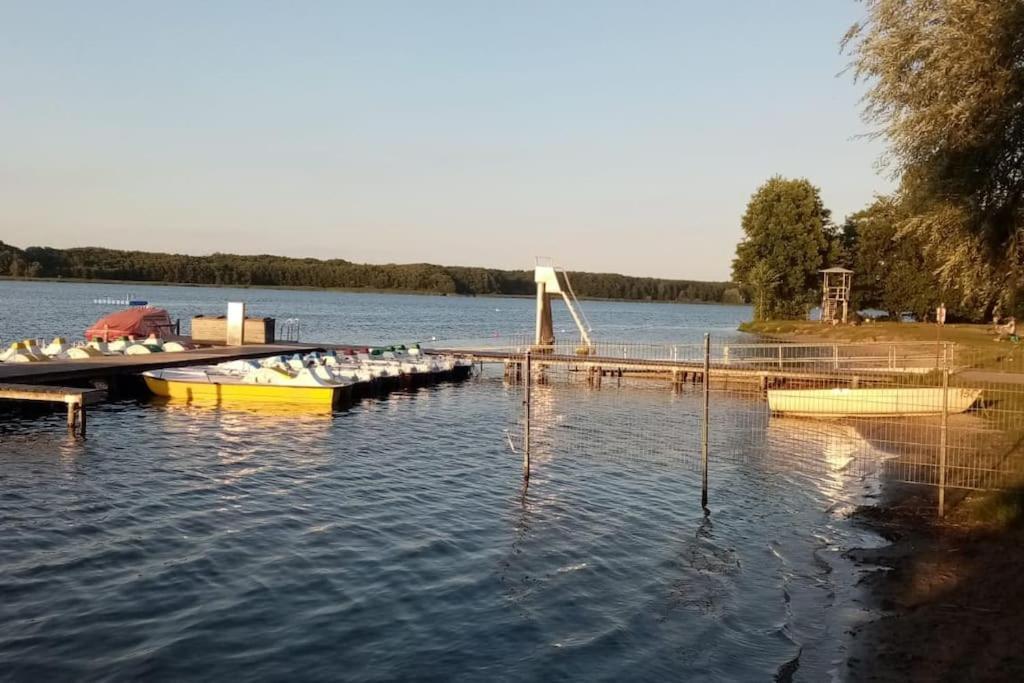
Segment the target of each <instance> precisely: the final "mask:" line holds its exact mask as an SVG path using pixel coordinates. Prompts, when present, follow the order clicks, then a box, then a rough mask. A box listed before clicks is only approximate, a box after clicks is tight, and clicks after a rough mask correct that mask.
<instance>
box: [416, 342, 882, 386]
mask: <svg viewBox="0 0 1024 683" xmlns="http://www.w3.org/2000/svg"><path fill="white" fill-rule="evenodd" d="M424 352H425V353H437V354H448V355H454V356H461V357H463V358H469V359H471V360H472V361H473V362H474V363H503V364H505V368H506V378H507V379H509V380H510V381H514V382H518V381H519V379H521V373H522V368H521V366H522V364H523V359H524V354H523V352H521V351H508V350H495V349H425V350H424ZM531 358H532V364H533V366H534V367H535V368H544V367H545V366H547V367H556V366H562V367H565V368H567V369H569V370H570V371H574V372H581V373H584V374H586V375H587V378H588V381H590V382H591V383H593V384H595V385H597V386H600V384H601V379H602V378H603V377H641V378H643V377H646V378H650V379H664V380H668V381H669V382H671V383H672V385H673V386H675V387H678V386H681V385H682V384H685V383H687V382H694V383H702V382H703V381H704V374H705V366H704V362H703V361H695V360H656V359H646V358H620V357H615V356H594V355H576V354H557V353H544V352H534V353H531ZM708 374H709V375H710V377H711V378H712V380H713V381H716V382H724V383H726V384H728V383H746V384H756V385H758V386H759V387H760V388H761V389H766V388H768V387H774V386H782V385H793V384H813V385H815V386H849V387H857V386H860V384H861V383H862V382H863V383H870V382H871V381H879V380H885V379H891V378H892V377H896V376H899V375H900V374H901V371H899V370H896V369H887V368H845V369H838V370H836V369H828V370H821V369H815V368H813V367H799V366H798V364H797V363H791V364H790V365H789V367H786V366H785V365H784V366H783V367H778V366H776V365H775V363H774V361H766V362H764V363H763V364H760V365H744V366H739V365H735V364H727V363H721V362H718V363H715V362H712V363H711V364H710V366H709V368H708Z"/></svg>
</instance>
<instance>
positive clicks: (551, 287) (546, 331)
mask: <svg viewBox="0 0 1024 683" xmlns="http://www.w3.org/2000/svg"><path fill="white" fill-rule="evenodd" d="M536 263H537V265H536V267H535V268H534V271H533V281H534V282H535V283H537V331H536V335H535V336H534V345H535V347H536V348H537V350H538V351H546V352H549V353H550V352H551V351H553V350H554V345H555V328H554V324H553V322H552V319H551V301H552V300H553V299H554V298H555V297H557V296H559V295H561V297H562V299H563V300H564V301H565V305H566V306H567V307H568V308H569V314H570V315H572V319H573V322H575V323H576V328H577V329H578V330H579V332H580V341H581V342H582V346H583V349H584V350H585V352H586V353H589V352H590V350H591V341H590V332H591V328H590V323H589V322H588V321H587V318H586V316H585V315H584V314H583V310H582V309H581V308H580V305H579V301H578V300H577V299H576V294H575V292H573V291H572V283H571V282H569V273H568V272H567V271H566V270H565V268H556V267H555V266H554V265H552V262H551V259H548V258H538V259H537V262H536ZM559 276H561V278H559Z"/></svg>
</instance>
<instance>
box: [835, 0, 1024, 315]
mask: <svg viewBox="0 0 1024 683" xmlns="http://www.w3.org/2000/svg"><path fill="white" fill-rule="evenodd" d="M864 5H865V8H866V10H867V12H866V15H867V16H866V19H865V20H864V21H863V22H861V23H858V24H856V25H854V26H853V27H852V28H851V29H850V30H849V32H848V33H847V35H846V37H845V38H844V41H843V45H844V49H846V50H847V51H848V53H849V54H850V55H851V57H852V60H853V61H852V64H851V68H852V71H853V73H854V75H855V77H856V78H857V79H858V80H860V81H863V82H865V83H866V84H867V87H868V89H867V92H866V95H865V98H864V112H863V113H864V118H865V120H866V121H867V122H868V123H869V124H870V125H872V126H873V130H874V133H875V134H877V135H881V136H884V137H885V139H886V140H887V142H888V153H887V155H886V157H885V159H884V162H885V163H886V164H888V166H889V168H890V169H891V170H892V171H893V173H894V174H895V175H896V176H897V177H898V178H899V179H900V198H901V200H902V201H903V202H904V208H905V210H906V215H907V218H906V219H905V220H904V221H903V223H902V229H903V230H904V231H907V232H912V233H915V234H916V235H917V236H919V237H920V238H921V240H922V244H923V245H924V246H925V248H926V249H928V250H929V251H930V252H932V255H933V256H935V257H936V262H937V263H939V264H940V265H939V267H938V270H937V272H936V275H937V277H938V278H940V279H941V281H942V282H943V284H945V285H947V286H950V287H952V288H955V289H956V290H957V291H958V292H959V293H960V295H961V297H962V299H963V301H964V304H966V305H967V306H970V307H973V308H974V309H975V310H976V311H978V312H979V313H980V312H981V311H982V310H985V309H987V308H988V307H990V306H992V305H993V304H995V303H997V302H998V301H1000V300H1001V301H1002V302H1003V303H1009V299H1011V298H1012V296H1013V292H1014V291H1015V290H1016V289H1018V288H1019V287H1020V286H1021V281H1022V278H1021V274H1022V271H1024V269H1022V264H1024V1H1022V0H864Z"/></svg>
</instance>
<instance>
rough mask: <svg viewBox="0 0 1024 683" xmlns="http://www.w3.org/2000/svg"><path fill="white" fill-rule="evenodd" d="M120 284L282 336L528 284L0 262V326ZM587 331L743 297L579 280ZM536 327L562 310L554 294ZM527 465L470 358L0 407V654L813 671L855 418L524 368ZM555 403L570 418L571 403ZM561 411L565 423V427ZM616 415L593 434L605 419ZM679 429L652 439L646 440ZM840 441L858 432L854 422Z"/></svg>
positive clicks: (63, 325)
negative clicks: (188, 275) (99, 270)
mask: <svg viewBox="0 0 1024 683" xmlns="http://www.w3.org/2000/svg"><path fill="white" fill-rule="evenodd" d="M128 291H131V292H132V293H133V294H134V295H135V296H136V297H138V298H144V299H148V300H149V301H150V302H151V303H153V304H154V305H158V306H163V307H165V308H167V309H168V310H170V312H171V315H172V317H175V316H180V317H181V318H183V319H187V318H189V317H191V316H192V315H194V314H197V313H204V314H221V313H223V312H224V308H225V302H226V301H228V300H242V301H246V302H247V303H248V306H249V311H250V313H251V314H256V315H267V316H274V317H277V318H278V319H283V318H288V317H297V318H299V319H300V320H301V321H302V330H303V334H302V338H303V340H309V341H312V340H317V341H333V342H345V343H370V344H380V343H398V342H406V343H408V342H412V341H427V340H431V339H437V340H465V339H474V338H483V339H501V338H503V337H507V336H509V335H512V334H515V333H521V332H525V331H528V330H530V329H531V327H532V322H533V305H534V304H533V301H532V300H530V299H512V298H485V297H477V298H461V297H435V296H405V295H389V294H356V293H337V292H312V291H310V292H307V291H287V290H259V289H244V290H238V289H219V288H199V287H171V286H134V285H133V286H131V287H123V286H117V285H93V284H66V283H45V282H10V281H7V282H0V339H3V340H4V341H5V342H6V341H10V340H12V339H20V338H22V337H26V336H36V337H49V336H53V335H56V334H64V335H68V336H72V337H75V338H78V337H80V336H81V334H82V331H83V330H84V329H85V328H86V326H88V324H89V323H91V322H93V321H94V320H95V319H96V318H98V317H100V316H101V315H102V314H103V313H105V312H106V311H107V310H109V309H110V307H104V306H100V305H94V304H93V303H92V300H93V299H94V298H98V297H105V296H121V297H123V296H124V295H125V294H126V293H127V292H128ZM583 306H584V308H585V310H586V312H587V315H588V317H589V318H590V321H591V323H592V324H593V327H594V334H595V337H596V338H598V339H607V340H622V339H636V340H643V341H656V342H670V343H690V342H696V341H699V340H700V339H701V338H702V336H703V334H704V332H706V331H710V332H711V333H712V334H713V335H715V337H716V338H719V339H739V338H740V337H741V335H739V334H738V333H736V332H735V329H736V326H737V325H738V323H739V322H740V321H741V320H743V319H745V318H746V317H748V315H749V310H748V309H745V308H743V307H724V306H703V305H682V304H649V303H622V302H583ZM556 316H558V318H557V320H556V329H572V328H571V321H570V320H569V319H568V316H567V315H566V314H565V313H564V311H563V310H561V308H560V307H556ZM538 391H539V392H540V395H539V399H538V400H539V401H540V403H539V404H538V405H539V406H541V407H540V408H538V411H537V420H538V429H539V431H540V433H541V437H539V438H538V447H537V448H538V450H537V453H536V456H535V469H534V474H533V476H532V477H531V480H530V483H529V486H528V487H524V485H523V481H522V476H521V469H520V468H521V464H520V463H521V461H520V455H518V454H517V453H514V452H513V451H512V450H511V449H510V447H509V443H508V441H509V439H508V434H507V430H510V429H514V428H515V423H516V420H517V418H518V415H519V413H520V411H521V404H520V401H521V396H520V394H519V393H518V391H517V390H516V389H515V388H513V387H509V386H507V385H505V384H504V383H503V381H502V379H501V371H500V368H495V369H488V370H487V371H486V372H484V374H482V375H478V376H475V377H473V378H471V379H470V380H467V381H464V382H461V383H445V384H437V385H434V386H430V387H424V388H420V389H416V390H409V391H402V392H396V393H392V394H390V395H388V396H386V397H379V398H372V399H366V400H363V401H360V402H358V403H356V404H354V405H352V406H350V407H348V408H345V409H343V410H337V411H335V412H333V413H330V414H303V413H289V412H283V411H279V412H276V413H275V412H272V413H267V412H261V411H239V410H227V409H217V408H208V407H200V406H190V405H183V404H178V403H174V402H170V403H167V402H163V403H161V402H155V401H151V400H148V399H133V400H122V401H116V402H112V403H108V404H104V405H102V406H97V407H95V408H94V409H92V410H91V412H90V423H89V430H90V437H89V439H88V441H85V442H82V441H75V440H73V439H71V438H70V437H69V436H68V435H67V433H66V430H65V428H64V425H63V419H64V418H63V416H62V415H61V414H53V415H43V416H36V417H17V416H15V415H13V414H10V413H8V414H4V413H0V548H3V553H2V555H0V595H2V596H3V600H2V604H0V661H2V662H3V663H4V669H3V672H2V673H0V676H3V677H10V678H14V679H22V680H28V679H39V680H41V679H47V680H53V679H65V680H71V679H73V680H111V679H114V680H118V679H138V678H146V679H149V680H181V679H183V678H204V679H219V678H224V677H228V676H235V677H242V678H245V679H255V680H282V679H288V680H338V679H344V680H355V681H376V680H396V679H416V680H466V681H471V680H472V681H475V680H510V681H517V680H563V679H585V680H623V679H632V680H664V679H678V680H715V679H717V680H723V679H729V680H757V681H760V680H770V679H772V678H773V677H775V676H777V675H779V676H781V677H782V678H787V677H790V676H792V678H793V679H794V680H808V681H818V680H822V679H829V678H838V677H840V676H841V675H842V672H843V671H844V668H845V664H844V658H845V656H846V654H847V652H848V647H849V643H848V642H847V641H846V636H845V632H846V630H847V629H848V628H849V626H850V625H851V624H852V623H854V622H856V621H857V620H859V619H863V618H864V616H865V614H866V613H865V611H864V609H863V608H862V607H861V606H860V603H859V593H858V589H857V587H856V585H855V584H856V581H857V578H858V573H857V571H858V570H857V569H856V568H855V567H853V566H852V565H851V564H850V563H849V562H848V561H847V560H845V559H844V558H843V556H842V554H843V551H844V550H845V549H846V548H849V547H851V546H855V545H871V544H874V543H877V539H875V538H874V537H873V536H871V535H870V534H868V533H867V532H865V531H863V530H860V529H858V528H856V527H855V526H854V525H853V524H851V523H850V522H849V521H848V520H847V514H848V512H849V511H850V510H851V509H852V508H853V507H854V506H855V505H857V504H858V503H859V502H861V501H863V500H865V498H866V497H870V496H873V495H875V493H876V492H877V488H878V482H877V477H875V476H874V475H873V474H872V473H871V472H870V471H867V472H865V471H864V470H863V468H861V467H858V468H856V471H854V468H850V467H848V465H849V459H848V458H846V457H845V455H844V454H846V453H848V452H850V450H851V446H852V444H854V442H855V441H856V440H857V439H858V438H859V437H858V436H857V435H856V433H854V432H852V431H851V430H847V429H844V428H843V427H842V426H839V425H829V424H821V425H816V426H814V427H812V428H807V427H803V428H800V429H794V428H792V427H791V426H790V425H788V424H787V423H786V422H785V421H776V420H774V419H772V420H769V419H767V418H766V417H765V416H764V413H763V410H762V409H761V408H758V407H757V406H755V405H753V404H752V403H751V402H750V401H749V400H745V399H743V398H742V397H733V398H729V397H722V399H721V400H717V399H716V403H715V408H714V411H713V424H719V425H723V427H724V425H726V424H730V425H740V424H742V425H743V429H724V428H722V429H717V430H715V429H714V428H713V432H712V467H711V502H710V509H711V514H710V516H707V517H706V516H705V515H704V514H703V512H702V510H701V508H700V505H699V497H700V473H699V471H698V469H697V467H695V459H694V454H695V453H696V450H695V448H694V447H693V445H694V444H695V443H697V438H698V433H697V431H698V430H697V427H696V425H697V421H696V419H695V417H696V415H697V414H698V410H699V405H700V397H699V392H696V391H685V392H683V393H681V394H679V395H673V394H672V393H671V392H670V391H669V390H668V389H667V388H664V387H662V388H661V389H658V390H653V389H641V388H631V387H629V386H624V387H612V386H607V387H606V388H604V389H602V390H600V391H586V390H585V389H582V388H580V387H575V386H565V385H552V386H548V387H542V388H539V389H538ZM573 425H577V426H579V427H580V428H581V429H584V428H585V434H586V439H583V438H580V437H579V436H578V435H579V434H580V433H582V432H580V431H579V430H577V431H573V430H572V429H569V428H568V427H571V426H573ZM570 435H576V436H570ZM620 443H621V444H622V445H621V446H619V445H616V444H620ZM679 443H683V444H684V445H683V446H679V447H678V448H676V447H675V446H673V444H679ZM861 448H863V447H862V446H861Z"/></svg>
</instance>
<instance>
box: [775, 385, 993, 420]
mask: <svg viewBox="0 0 1024 683" xmlns="http://www.w3.org/2000/svg"><path fill="white" fill-rule="evenodd" d="M981 392H982V390H981V389H969V388H961V387H951V388H950V389H949V394H948V397H947V399H946V402H947V403H946V405H947V410H948V412H949V413H962V412H964V411H966V410H967V409H969V408H970V407H971V406H972V405H973V404H974V402H975V401H977V400H978V399H979V398H980V397H981ZM768 407H769V408H770V409H771V411H772V412H773V413H779V414H784V415H795V416H802V417H899V416H915V415H939V414H941V413H942V410H943V390H942V389H941V388H932V387H923V388H910V387H908V388H901V389H769V390H768Z"/></svg>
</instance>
